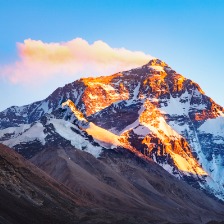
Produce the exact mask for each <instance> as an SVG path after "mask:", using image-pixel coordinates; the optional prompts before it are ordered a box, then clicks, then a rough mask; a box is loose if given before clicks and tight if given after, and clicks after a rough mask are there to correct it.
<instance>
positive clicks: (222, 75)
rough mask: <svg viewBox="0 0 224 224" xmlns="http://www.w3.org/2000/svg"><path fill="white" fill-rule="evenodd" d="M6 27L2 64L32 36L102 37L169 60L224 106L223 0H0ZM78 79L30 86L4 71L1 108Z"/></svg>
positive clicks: (0, 45)
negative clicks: (15, 79) (15, 82)
mask: <svg viewBox="0 0 224 224" xmlns="http://www.w3.org/2000/svg"><path fill="white" fill-rule="evenodd" d="M0 33H1V34H0V65H1V66H4V65H5V64H9V63H13V62H14V61H16V60H17V58H18V54H17V48H16V43H17V42H20V43H22V42H23V41H24V40H25V39H28V38H31V39H33V40H42V41H43V42H61V41H64V42H65V41H69V40H72V39H74V38H77V37H81V38H83V39H85V40H87V41H88V42H89V43H93V42H94V41H96V40H102V41H104V42H106V43H107V44H108V45H110V46H111V47H113V48H121V47H124V48H126V49H128V50H131V51H143V52H144V53H146V54H150V55H152V56H155V57H157V58H160V59H161V60H164V61H165V62H166V63H168V64H169V65H170V66H171V67H172V68H173V69H175V70H176V71H177V72H179V73H181V74H182V75H184V76H185V77H187V78H190V79H192V80H194V81H196V82H197V83H198V84H199V85H200V86H201V87H202V89H203V90H204V91H205V93H206V94H207V95H208V96H210V97H212V98H213V99H214V100H215V101H216V102H217V103H219V104H221V105H222V106H224V87H223V83H224V72H223V69H222V65H223V52H224V43H223V40H224V1H222V0H145V1H144V0H123V1H122V0H119V1H118V0H113V1H109V0H98V1H97V0H44V1H40V0H0ZM89 76H91V74H89ZM74 79H75V77H65V78H63V77H58V78H56V79H54V80H53V81H52V80H48V81H47V82H44V83H42V84H41V86H40V85H32V87H29V86H26V85H23V84H21V83H17V84H13V83H10V82H9V81H8V80H7V79H6V78H1V77H0V110H3V109H5V108H7V107H9V106H11V105H23V104H27V103H31V102H33V101H36V100H41V99H43V98H46V97H47V96H48V95H49V94H50V93H51V92H52V91H53V90H54V89H56V88H57V87H59V86H63V85H64V84H66V83H68V82H71V81H74Z"/></svg>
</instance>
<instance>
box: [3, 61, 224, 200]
mask: <svg viewBox="0 0 224 224" xmlns="http://www.w3.org/2000/svg"><path fill="white" fill-rule="evenodd" d="M68 99H69V100H70V101H69V102H70V103H66V104H67V106H68V107H64V108H62V106H61V105H62V103H64V102H66V101H67V100H68ZM67 102H68V101H67ZM73 103H74V105H73ZM74 106H75V107H74ZM70 108H71V109H70ZM74 108H75V111H74ZM0 128H1V131H0V141H1V142H2V143H3V144H6V145H9V146H10V147H13V148H15V149H16V150H17V151H19V152H20V153H22V154H23V155H25V156H26V157H28V158H31V157H32V156H33V155H35V154H36V153H37V152H38V151H40V150H42V149H44V148H46V146H52V145H73V146H75V147H76V148H78V149H80V150H84V151H87V152H90V153H92V154H93V155H95V156H96V157H99V156H100V155H101V154H102V152H103V151H104V150H107V149H108V148H109V149H110V148H114V150H116V148H117V147H123V148H125V149H126V150H129V151H132V152H134V153H135V154H136V155H138V156H140V157H141V158H145V159H146V160H153V161H155V162H156V163H158V164H159V165H161V166H162V167H163V168H164V169H165V170H167V171H168V172H169V173H171V174H173V175H174V176H176V177H178V178H182V179H184V180H186V181H187V182H189V183H191V184H194V185H196V186H197V187H198V188H200V187H202V188H203V189H207V190H208V191H209V192H210V193H211V194H214V195H215V196H216V197H218V198H220V199H222V200H224V189H223V184H224V178H223V177H224V165H223V164H224V161H223V158H224V157H223V155H224V150H223V149H224V110H223V108H222V107H221V106H219V105H217V104H216V103H215V102H214V101H213V100H212V99H211V98H209V97H208V96H206V95H205V94H204V92H203V91H202V90H201V88H200V87H199V85H198V84H196V83H194V82H193V81H191V80H189V79H186V78H185V77H183V76H182V75H180V74H178V73H176V72H175V71H174V70H173V69H172V68H170V67H169V66H168V65H167V64H166V63H164V62H162V61H160V60H158V59H154V60H151V61H150V62H149V63H148V64H146V65H144V66H142V67H139V68H136V69H132V70H130V71H124V72H120V73H117V74H114V75H111V76H106V77H97V78H84V79H81V80H78V81H75V82H73V83H71V84H68V85H66V86H64V87H63V88H58V89H57V90H56V91H55V92H53V93H52V94H51V95H50V96H49V97H48V98H46V99H45V100H43V101H39V102H35V103H33V104H30V105H27V106H23V107H11V108H8V109H7V110H5V111H3V112H1V113H0ZM28 148H29V150H27V149H28Z"/></svg>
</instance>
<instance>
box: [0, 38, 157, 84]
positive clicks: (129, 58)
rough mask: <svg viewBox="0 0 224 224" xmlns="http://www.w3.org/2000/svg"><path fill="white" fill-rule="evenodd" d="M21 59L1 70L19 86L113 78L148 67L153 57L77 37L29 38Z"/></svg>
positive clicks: (0, 73) (21, 47)
mask: <svg viewBox="0 0 224 224" xmlns="http://www.w3.org/2000/svg"><path fill="white" fill-rule="evenodd" d="M17 48H18V56H19V59H18V60H17V61H15V62H14V63H12V64H8V65H4V66H2V67H1V68H0V76H2V77H4V78H6V79H7V80H9V81H10V82H12V83H15V84H32V83H35V82H37V81H38V82H40V81H43V82H44V81H49V80H51V79H52V80H53V79H54V77H57V76H72V77H74V80H75V79H78V78H80V77H81V76H86V75H88V76H93V75H109V74H112V73H115V72H119V71H123V70H127V69H131V68H134V67H138V66H142V65H143V64H146V63H147V62H148V61H149V60H151V59H152V58H153V57H152V56H150V55H147V54H145V53H143V52H140V51H130V50H127V49H125V48H111V47H110V46H109V45H108V44H106V43H105V42H103V41H100V40H99V41H96V42H94V43H93V44H89V43H88V42H87V41H85V40H83V39H81V38H76V39H73V40H71V41H68V42H61V43H44V42H42V41H40V40H38V41H36V40H31V39H26V40H25V41H24V43H18V44H17Z"/></svg>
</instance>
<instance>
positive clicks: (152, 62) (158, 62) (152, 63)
mask: <svg viewBox="0 0 224 224" xmlns="http://www.w3.org/2000/svg"><path fill="white" fill-rule="evenodd" d="M146 65H147V66H161V67H166V66H168V65H167V64H166V63H165V62H164V61H161V60H160V59H157V58H155V59H152V60H150V61H149V62H148V63H147V64H146Z"/></svg>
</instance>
